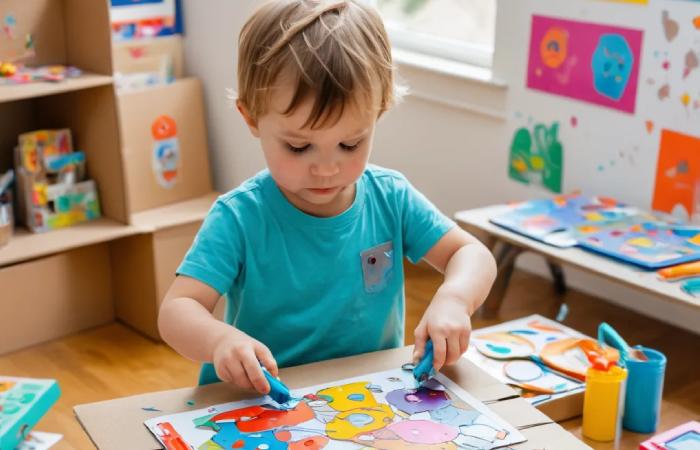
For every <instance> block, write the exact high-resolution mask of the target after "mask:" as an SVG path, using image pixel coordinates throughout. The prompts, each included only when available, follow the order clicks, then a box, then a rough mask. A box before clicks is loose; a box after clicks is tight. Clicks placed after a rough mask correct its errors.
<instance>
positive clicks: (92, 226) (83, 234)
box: [0, 218, 139, 267]
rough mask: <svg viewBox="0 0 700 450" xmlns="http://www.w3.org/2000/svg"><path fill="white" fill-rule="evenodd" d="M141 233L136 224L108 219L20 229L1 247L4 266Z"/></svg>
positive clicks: (1, 261)
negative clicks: (53, 227)
mask: <svg viewBox="0 0 700 450" xmlns="http://www.w3.org/2000/svg"><path fill="white" fill-rule="evenodd" d="M138 232H139V230H138V229H136V228H134V227H131V226H128V225H124V224H123V223H120V222H117V221H115V220H112V219H107V218H101V219H97V220H94V221H90V222H85V223H82V224H79V225H75V226H72V227H68V228H63V229H59V230H53V231H48V232H45V233H32V232H30V231H28V230H26V229H23V228H17V229H16V230H15V234H14V235H13V236H12V237H11V238H10V242H8V243H7V244H6V245H5V246H3V247H0V267H3V266H8V265H11V264H16V263H18V262H22V261H27V260H31V259H35V258H39V257H42V256H46V255H51V254H54V253H58V252H62V251H65V250H70V249H72V248H77V247H82V246H85V245H91V244H98V243H101V242H107V241H111V240H113V239H118V238H120V237H124V236H128V235H132V234H136V233H138Z"/></svg>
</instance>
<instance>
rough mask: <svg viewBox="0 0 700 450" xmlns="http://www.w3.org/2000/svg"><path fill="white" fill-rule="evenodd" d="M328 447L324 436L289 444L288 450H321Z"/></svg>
mask: <svg viewBox="0 0 700 450" xmlns="http://www.w3.org/2000/svg"><path fill="white" fill-rule="evenodd" d="M326 445H328V438H327V437H325V436H312V437H308V438H305V439H301V440H298V441H294V442H290V443H289V450H321V449H322V448H324V447H325V446H326Z"/></svg>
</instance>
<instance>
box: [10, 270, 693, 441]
mask: <svg viewBox="0 0 700 450" xmlns="http://www.w3.org/2000/svg"><path fill="white" fill-rule="evenodd" d="M440 280H441V278H440V276H439V275H437V274H436V273H434V272H432V271H429V270H427V269H423V268H413V267H409V268H408V269H407V281H406V296H407V322H408V323H407V327H406V329H407V343H409V344H410V343H412V336H411V334H412V330H413V328H414V327H415V325H416V324H417V322H418V320H419V318H420V316H421V314H422V312H423V310H424V309H425V307H426V305H427V304H428V302H429V301H430V299H431V297H432V294H433V293H434V292H435V289H436V288H437V286H438V285H439V283H440ZM630 301H633V299H630ZM566 302H567V304H568V305H569V310H570V312H569V315H568V317H567V319H566V320H565V322H564V323H565V324H566V325H569V326H571V327H574V328H576V329H578V330H580V331H582V332H584V333H586V334H589V335H595V333H596V328H597V325H598V323H600V322H601V321H607V322H608V323H610V324H611V325H613V326H614V327H615V328H616V329H617V330H618V331H619V332H620V333H621V334H622V335H623V336H624V337H625V338H626V340H627V341H628V342H630V343H633V344H638V343H639V344H644V345H646V346H648V347H652V348H655V349H659V350H661V351H662V352H664V353H665V354H666V355H667V357H668V369H667V373H666V384H665V390H664V403H663V407H662V421H661V429H662V430H663V429H667V428H670V427H673V426H675V425H678V424H680V423H683V422H685V421H688V420H691V419H698V418H699V417H700V376H699V370H698V368H699V367H700V364H698V361H697V360H698V357H700V337H699V336H698V335H693V334H690V333H687V332H684V331H681V330H678V329H676V328H673V327H671V326H668V325H665V324H663V323H661V322H658V321H655V320H652V319H649V318H646V317H643V316H640V315H637V314H634V313H631V312H629V311H627V310H624V309H622V308H619V307H615V306H612V305H610V304H608V303H606V302H604V301H602V300H600V299H597V298H594V297H591V296H588V295H584V294H581V293H579V292H575V291H570V292H569V293H568V294H567V297H566ZM555 308H556V306H555V296H554V292H553V289H552V287H551V285H550V284H549V282H548V281H546V280H544V279H541V278H539V277H536V276H532V275H528V274H525V273H522V272H516V273H515V274H514V276H513V280H512V283H511V288H510V290H509V292H508V295H507V297H506V299H505V303H504V308H503V309H502V311H501V315H500V317H499V318H498V320H491V321H484V320H480V319H478V318H475V319H474V320H473V326H474V327H475V328H478V327H483V326H486V325H491V324H493V323H497V322H499V321H502V320H506V319H513V318H517V317H521V316H524V315H528V314H532V313H540V314H542V315H545V316H548V317H553V316H554V314H555V313H556V311H555ZM197 373H198V366H197V364H195V363H193V362H190V361H187V360H185V359H184V358H182V357H180V356H179V355H177V354H175V353H174V352H173V351H172V350H170V349H169V348H168V347H166V346H164V345H162V344H158V343H154V342H153V341H151V340H148V339H146V338H143V337H142V336H140V335H139V334H136V333H134V332H133V331H131V330H129V329H128V328H126V327H124V326H122V325H118V324H113V325H109V326H106V327H102V328H99V329H94V330H90V331H86V332H83V333H80V334H78V335H75V336H70V337H68V338H65V339H61V340H59V341H54V342H49V343H46V344H42V345H39V346H36V347H32V348H29V349H26V350H23V351H19V352H16V353H12V354H9V355H5V356H2V357H0V374H5V375H12V376H25V377H48V378H55V379H57V380H58V382H59V384H60V386H61V389H62V391H63V395H62V397H61V399H60V400H59V402H58V403H57V405H56V406H55V407H54V408H53V409H52V410H51V411H50V412H49V413H48V414H47V416H46V417H45V418H44V419H43V420H42V421H41V422H40V423H39V425H38V426H37V429H38V430H42V431H51V432H57V433H62V434H64V436H65V437H64V439H63V441H61V443H60V444H59V445H57V446H56V447H55V448H57V449H89V448H93V446H92V444H91V443H90V441H89V439H88V438H87V436H86V435H85V434H84V433H83V431H82V429H81V427H80V425H79V424H78V422H77V421H76V420H75V418H74V416H73V412H72V407H73V406H74V405H76V404H81V403H88V402H94V401H99V400H106V399H111V398H115V397H122V396H127V395H134V394H139V393H143V392H149V391H157V390H165V389H173V388H178V387H186V386H192V385H193V384H195V383H196V377H197ZM580 425H581V421H580V419H573V420H569V421H567V422H564V423H562V426H564V427H565V428H567V429H568V430H570V431H571V432H572V433H574V434H575V435H577V436H580ZM645 438H646V436H643V435H637V434H634V433H628V432H625V433H624V436H623V439H622V443H621V446H620V448H622V449H636V448H638V444H639V442H641V441H642V440H644V439H645ZM589 445H591V446H592V447H594V448H596V449H612V448H613V446H612V445H611V444H596V443H592V442H589ZM129 450H131V449H129ZM557 450H559V449H557Z"/></svg>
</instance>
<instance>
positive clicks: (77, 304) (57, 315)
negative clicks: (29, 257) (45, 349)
mask: <svg viewBox="0 0 700 450" xmlns="http://www.w3.org/2000/svg"><path fill="white" fill-rule="evenodd" d="M0 298H2V301H1V302H0V330H2V339H0V354H3V353H7V352H11V351H13V350H17V349H20V348H23V347H27V346H29V345H34V344H38V343H40V342H44V341H48V340H51V339H56V338H59V337H63V336H65V335H67V334H71V333H75V332H78V331H81V330H84V329H86V328H91V327H95V326H98V325H104V324H106V323H109V322H111V321H113V320H114V306H113V302H112V281H111V276H110V259H109V248H108V247H107V244H99V245H92V246H88V247H82V248H80V249H77V250H72V251H68V252H64V253H60V254H57V255H54V256H49V257H46V258H40V259H37V260H33V261H29V262H26V263H22V264H16V265H12V266H7V267H4V268H0Z"/></svg>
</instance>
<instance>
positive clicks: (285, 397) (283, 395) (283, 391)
mask: <svg viewBox="0 0 700 450" xmlns="http://www.w3.org/2000/svg"><path fill="white" fill-rule="evenodd" d="M261 367H262V371H263V374H265V378H266V379H267V382H268V383H270V392H269V393H268V394H267V395H269V396H270V398H272V400H274V401H276V402H277V403H278V404H280V405H281V406H285V405H286V404H287V402H289V401H290V400H292V395H291V394H290V393H289V388H288V387H287V386H286V385H285V384H284V383H282V382H281V381H280V380H278V379H277V378H275V377H273V376H272V374H271V373H270V372H268V371H267V369H266V368H265V367H264V366H261Z"/></svg>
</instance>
